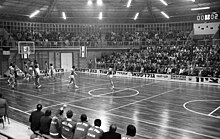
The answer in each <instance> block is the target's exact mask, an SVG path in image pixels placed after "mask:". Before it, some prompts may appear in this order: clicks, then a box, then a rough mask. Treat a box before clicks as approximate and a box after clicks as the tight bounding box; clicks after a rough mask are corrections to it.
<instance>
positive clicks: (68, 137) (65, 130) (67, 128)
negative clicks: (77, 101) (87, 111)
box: [61, 110, 76, 139]
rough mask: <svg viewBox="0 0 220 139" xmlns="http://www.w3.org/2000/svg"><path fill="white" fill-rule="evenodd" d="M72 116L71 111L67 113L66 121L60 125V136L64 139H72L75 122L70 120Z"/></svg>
mask: <svg viewBox="0 0 220 139" xmlns="http://www.w3.org/2000/svg"><path fill="white" fill-rule="evenodd" d="M72 116H73V112H72V111H71V110H69V111H67V113H66V117H67V118H66V119H65V120H64V121H63V122H62V123H61V124H62V128H61V136H62V138H64V139H72V138H73V136H74V133H75V129H76V122H75V121H73V120H72V119H71V118H72Z"/></svg>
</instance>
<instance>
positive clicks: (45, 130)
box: [40, 110, 52, 135]
mask: <svg viewBox="0 0 220 139" xmlns="http://www.w3.org/2000/svg"><path fill="white" fill-rule="evenodd" d="M50 116H51V110H46V112H45V115H43V116H42V117H41V119H40V133H41V134H46V135H49V134H50V124H51V121H52V118H51V117H50Z"/></svg>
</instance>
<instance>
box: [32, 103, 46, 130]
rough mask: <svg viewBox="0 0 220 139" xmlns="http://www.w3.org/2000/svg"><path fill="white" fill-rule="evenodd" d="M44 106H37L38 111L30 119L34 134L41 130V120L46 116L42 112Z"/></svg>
mask: <svg viewBox="0 0 220 139" xmlns="http://www.w3.org/2000/svg"><path fill="white" fill-rule="evenodd" d="M41 109H42V105H41V104H37V110H36V111H33V112H32V113H31V115H30V117H29V122H30V124H31V125H30V126H31V130H32V131H33V132H35V131H37V130H40V119H41V117H42V116H43V115H44V113H43V112H42V111H41Z"/></svg>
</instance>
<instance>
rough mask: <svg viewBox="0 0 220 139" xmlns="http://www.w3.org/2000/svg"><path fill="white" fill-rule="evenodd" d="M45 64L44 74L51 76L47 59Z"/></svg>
mask: <svg viewBox="0 0 220 139" xmlns="http://www.w3.org/2000/svg"><path fill="white" fill-rule="evenodd" d="M44 64H45V65H44V66H45V67H44V68H45V71H44V75H45V77H48V76H49V73H48V72H49V68H48V63H47V61H45V62H44Z"/></svg>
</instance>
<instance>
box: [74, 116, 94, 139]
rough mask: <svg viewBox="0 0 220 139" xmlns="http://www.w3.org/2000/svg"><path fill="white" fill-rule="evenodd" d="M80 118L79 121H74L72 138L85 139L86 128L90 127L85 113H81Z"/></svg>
mask: <svg viewBox="0 0 220 139" xmlns="http://www.w3.org/2000/svg"><path fill="white" fill-rule="evenodd" d="M80 119H81V121H80V122H77V123H76V130H75V133H74V137H73V139H85V138H86V134H87V132H88V129H89V128H90V127H91V125H90V124H89V123H88V121H87V116H86V115H85V114H82V115H81V116H80Z"/></svg>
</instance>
